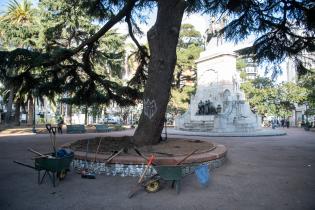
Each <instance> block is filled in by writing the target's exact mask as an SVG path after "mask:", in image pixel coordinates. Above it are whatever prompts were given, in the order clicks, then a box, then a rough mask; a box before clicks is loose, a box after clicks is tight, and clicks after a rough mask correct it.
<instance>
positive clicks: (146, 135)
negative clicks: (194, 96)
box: [0, 0, 315, 144]
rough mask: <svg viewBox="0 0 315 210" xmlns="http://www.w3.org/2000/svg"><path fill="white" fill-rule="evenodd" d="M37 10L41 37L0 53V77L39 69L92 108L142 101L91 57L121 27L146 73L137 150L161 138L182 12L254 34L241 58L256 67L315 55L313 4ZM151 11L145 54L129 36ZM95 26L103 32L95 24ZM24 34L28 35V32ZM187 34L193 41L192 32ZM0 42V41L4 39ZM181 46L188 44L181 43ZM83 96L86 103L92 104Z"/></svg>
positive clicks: (50, 83) (97, 4)
mask: <svg viewBox="0 0 315 210" xmlns="http://www.w3.org/2000/svg"><path fill="white" fill-rule="evenodd" d="M39 5H40V7H42V10H41V12H43V14H44V15H41V17H42V19H41V21H40V22H41V23H42V24H39V26H43V29H40V30H37V29H36V28H35V27H34V28H32V29H36V30H35V34H36V35H35V36H31V37H32V39H33V38H38V40H36V41H35V43H36V44H33V40H32V41H29V43H31V45H30V46H31V47H24V46H19V45H16V46H15V47H16V48H15V49H13V50H3V51H0V72H1V75H5V76H6V78H8V79H15V78H18V77H23V76H25V75H31V77H33V78H35V76H33V75H34V74H33V72H34V70H36V71H38V73H39V74H36V75H40V76H41V77H43V78H45V79H46V80H44V81H45V82H44V84H43V85H44V86H46V89H45V90H48V91H63V90H65V89H64V88H67V87H69V86H73V87H75V88H76V89H75V90H74V93H80V94H77V99H78V101H86V102H87V103H92V101H102V102H106V101H107V100H108V99H113V100H116V101H118V102H119V103H121V104H127V103H129V102H132V101H133V100H134V99H135V98H138V96H139V95H138V94H137V93H136V91H135V89H134V88H132V87H130V86H128V87H126V86H125V87H122V86H121V85H120V84H118V83H117V82H115V81H113V80H111V79H110V78H108V77H107V76H106V75H103V74H101V73H98V71H96V69H95V66H94V65H93V61H94V59H99V58H100V57H99V56H96V55H97V54H98V53H97V52H98V51H99V52H101V53H103V54H104V53H108V52H104V50H105V49H104V48H100V45H101V44H100V43H101V42H102V39H103V38H104V36H106V34H107V33H109V32H110V30H111V29H112V27H113V26H114V25H116V24H118V23H120V22H122V21H126V22H127V25H128V29H129V35H130V37H131V38H132V40H133V41H134V43H135V45H136V46H137V47H138V48H139V51H140V54H139V55H140V61H141V62H139V63H140V64H141V65H139V68H138V69H137V73H136V76H139V77H140V76H141V75H144V74H143V73H141V71H143V70H145V69H147V71H148V76H147V81H146V83H145V88H144V93H143V99H144V102H145V103H144V109H143V113H142V115H141V118H140V121H139V127H138V128H137V130H136V133H135V136H134V137H135V140H136V141H137V142H138V143H140V144H152V143H157V142H158V139H159V137H160V134H161V132H162V128H163V123H164V116H165V111H166V107H167V103H168V101H169V96H170V87H171V84H172V82H173V75H174V69H175V66H176V60H177V58H179V56H177V55H176V49H177V48H176V47H177V43H178V41H179V31H180V25H181V21H182V18H183V15H184V12H186V13H188V14H189V13H207V14H210V15H215V16H216V17H218V18H222V16H223V15H226V16H228V17H229V20H228V24H227V25H226V27H225V28H224V29H223V30H222V31H220V33H223V32H224V34H225V36H226V37H227V38H228V39H231V40H235V41H240V40H243V39H245V38H247V37H248V36H250V35H251V34H254V35H256V36H257V37H258V38H257V39H256V41H255V42H254V45H253V46H252V47H250V48H247V49H245V50H243V51H242V52H243V53H247V54H251V55H252V56H254V58H256V59H257V60H258V61H265V60H269V61H272V62H275V61H279V60H283V59H284V58H285V57H286V56H290V57H295V58H296V59H297V60H298V59H300V58H301V56H303V53H304V52H314V31H315V30H314V28H315V24H314V19H315V18H314V14H315V12H314V9H315V5H314V2H313V1H311V0H302V1H296V0H289V1H288V0H276V1H267V0H263V1H251V0H245V1H240V0H223V1H222V0H212V1H205V0H188V1H187V0H175V1H169V0H155V1H146V0H99V1H87V0H84V1H81V0H71V1H70V0H61V1H52V0H43V1H40V2H39ZM152 8H157V17H156V22H155V24H154V25H153V26H152V28H151V29H150V30H149V31H148V33H147V38H148V43H149V53H147V51H146V50H145V48H144V47H143V46H141V45H140V44H139V42H138V41H137V40H136V38H135V36H134V33H137V32H139V30H138V29H139V27H138V25H137V22H139V21H145V20H146V17H145V16H144V15H143V14H144V13H143V11H146V10H151V9H152ZM81 18H83V19H81ZM55 20H56V21H55ZM91 21H92V22H91ZM12 22H13V21H12ZM54 22H55V23H54ZM95 22H97V23H99V24H100V25H98V24H93V23H95ZM86 23H90V25H89V24H86ZM45 24H47V25H46V26H45ZM1 29H2V28H1ZM29 32H30V33H33V32H32V30H30V31H29ZM188 32H189V34H190V35H191V36H192V37H193V36H194V34H193V33H191V31H190V30H187V33H188ZM6 33H7V32H4V31H3V30H2V31H1V34H2V35H3V34H5V36H6ZM23 40H24V39H23ZM193 40H195V39H193ZM24 41H25V40H24ZM183 41H185V40H183ZM1 43H4V42H3V41H2V40H1ZM179 44H180V45H182V44H184V45H185V42H183V43H181V42H180V43H179ZM101 65H102V64H101ZM145 65H147V67H146V68H145V67H144V66H145ZM13 69H19V71H18V74H16V75H13V76H12V75H10V74H8V71H12V70H13ZM9 75H10V76H9ZM31 77H30V78H31ZM39 81H42V80H39ZM34 84H35V83H34ZM38 85H39V84H38ZM99 87H101V89H99ZM83 95H85V96H91V98H90V100H88V99H86V97H83ZM73 100H74V99H73Z"/></svg>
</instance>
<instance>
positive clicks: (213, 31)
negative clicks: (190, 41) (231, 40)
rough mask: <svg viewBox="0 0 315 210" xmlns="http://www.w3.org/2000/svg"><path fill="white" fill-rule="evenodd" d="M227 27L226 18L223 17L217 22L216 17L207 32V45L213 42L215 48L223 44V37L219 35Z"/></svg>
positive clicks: (212, 19)
mask: <svg viewBox="0 0 315 210" xmlns="http://www.w3.org/2000/svg"><path fill="white" fill-rule="evenodd" d="M225 25H226V17H222V18H221V19H220V20H218V21H216V20H215V17H212V18H211V23H210V26H209V28H208V29H207V30H206V45H207V44H209V43H210V41H211V40H213V41H212V42H213V44H214V45H215V46H219V45H222V44H223V37H222V35H219V32H220V30H221V29H223V28H224V26H225Z"/></svg>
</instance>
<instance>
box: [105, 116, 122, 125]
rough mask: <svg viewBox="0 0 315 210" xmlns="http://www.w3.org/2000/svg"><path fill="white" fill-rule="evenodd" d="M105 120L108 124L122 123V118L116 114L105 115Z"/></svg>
mask: <svg viewBox="0 0 315 210" xmlns="http://www.w3.org/2000/svg"><path fill="white" fill-rule="evenodd" d="M103 122H104V123H108V124H120V118H119V117H115V116H109V117H105V118H104V120H103Z"/></svg>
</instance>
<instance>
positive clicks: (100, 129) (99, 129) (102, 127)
mask: <svg viewBox="0 0 315 210" xmlns="http://www.w3.org/2000/svg"><path fill="white" fill-rule="evenodd" d="M95 128H96V132H97V133H100V132H111V131H112V129H111V128H109V127H108V126H107V125H104V124H100V125H95Z"/></svg>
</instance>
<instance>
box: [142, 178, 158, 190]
mask: <svg viewBox="0 0 315 210" xmlns="http://www.w3.org/2000/svg"><path fill="white" fill-rule="evenodd" d="M144 189H145V191H147V192H149V193H154V192H157V191H159V189H160V181H159V180H151V181H149V182H148V183H147V184H146V185H145V188H144Z"/></svg>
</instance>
